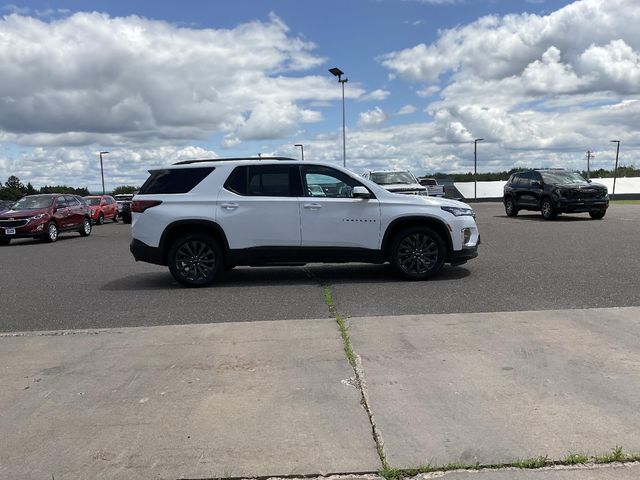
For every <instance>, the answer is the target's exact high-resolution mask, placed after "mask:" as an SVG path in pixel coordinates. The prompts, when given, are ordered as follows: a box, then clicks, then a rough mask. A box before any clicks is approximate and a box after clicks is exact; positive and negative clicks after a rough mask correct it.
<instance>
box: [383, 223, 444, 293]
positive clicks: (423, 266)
mask: <svg viewBox="0 0 640 480" xmlns="http://www.w3.org/2000/svg"><path fill="white" fill-rule="evenodd" d="M445 257H446V247H445V244H444V241H443V240H442V238H441V237H440V235H438V234H437V233H436V232H434V231H433V230H431V229H430V228H427V227H412V228H409V229H406V230H403V231H401V232H400V233H399V234H398V235H396V237H395V240H394V242H393V244H392V246H391V264H392V265H393V266H394V268H395V269H396V270H397V271H398V273H400V275H402V276H403V277H404V278H406V279H409V280H424V279H426V278H429V277H431V276H433V275H435V274H436V273H438V272H439V271H440V269H441V268H442V265H443V264H444V261H445Z"/></svg>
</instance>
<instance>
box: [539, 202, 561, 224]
mask: <svg viewBox="0 0 640 480" xmlns="http://www.w3.org/2000/svg"><path fill="white" fill-rule="evenodd" d="M540 210H541V212H542V218H544V219H545V220H553V219H554V218H556V217H557V216H558V213H557V212H556V209H555V207H554V206H553V203H551V200H549V199H548V198H545V199H544V200H542V205H540Z"/></svg>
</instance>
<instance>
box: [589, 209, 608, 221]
mask: <svg viewBox="0 0 640 480" xmlns="http://www.w3.org/2000/svg"><path fill="white" fill-rule="evenodd" d="M606 213H607V209H606V208H602V209H600V210H591V211H590V212H589V216H590V217H591V218H593V219H594V220H601V219H602V218H604V215H605V214H606Z"/></svg>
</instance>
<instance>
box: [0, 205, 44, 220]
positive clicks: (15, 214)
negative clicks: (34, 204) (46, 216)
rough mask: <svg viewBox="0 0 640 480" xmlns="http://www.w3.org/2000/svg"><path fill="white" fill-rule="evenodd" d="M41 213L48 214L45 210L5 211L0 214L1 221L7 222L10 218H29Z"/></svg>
mask: <svg viewBox="0 0 640 480" xmlns="http://www.w3.org/2000/svg"><path fill="white" fill-rule="evenodd" d="M41 213H49V209H47V208H34V209H33V210H7V211H6V212H2V213H0V219H1V220H8V219H10V218H29V217H34V216H36V215H40V214H41Z"/></svg>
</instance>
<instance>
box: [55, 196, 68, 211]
mask: <svg viewBox="0 0 640 480" xmlns="http://www.w3.org/2000/svg"><path fill="white" fill-rule="evenodd" d="M56 208H67V202H66V201H65V200H64V197H58V198H56Z"/></svg>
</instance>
